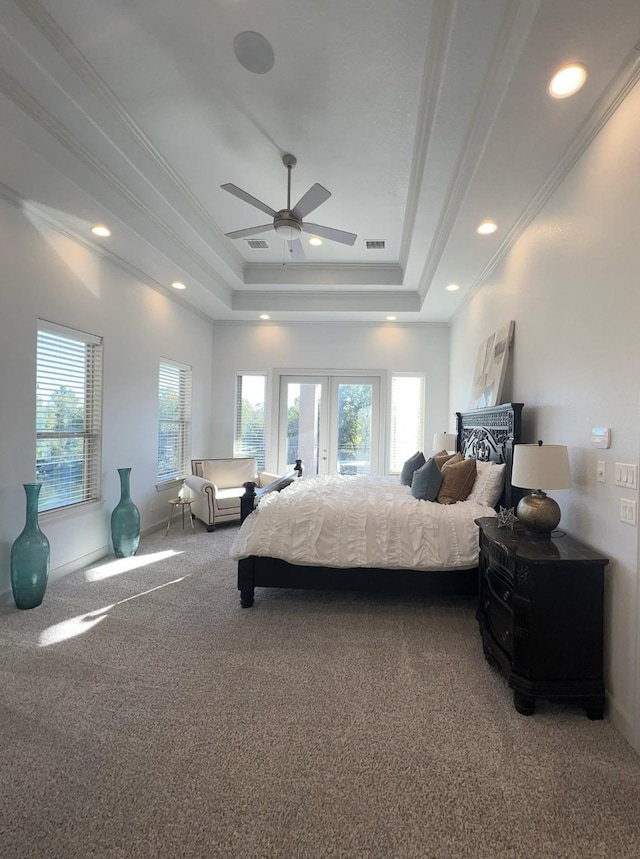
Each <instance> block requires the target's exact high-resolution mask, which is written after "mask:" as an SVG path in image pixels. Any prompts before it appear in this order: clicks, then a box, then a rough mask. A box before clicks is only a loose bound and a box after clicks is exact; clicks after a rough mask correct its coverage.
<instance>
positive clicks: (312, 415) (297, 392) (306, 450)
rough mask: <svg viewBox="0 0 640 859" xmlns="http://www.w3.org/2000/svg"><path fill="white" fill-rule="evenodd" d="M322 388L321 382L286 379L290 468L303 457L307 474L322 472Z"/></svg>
mask: <svg viewBox="0 0 640 859" xmlns="http://www.w3.org/2000/svg"><path fill="white" fill-rule="evenodd" d="M321 391H322V385H321V384H320V382H317V383H315V382H302V383H299V382H288V383H287V451H286V460H287V470H290V469H291V468H293V465H294V463H295V461H296V459H301V460H302V461H303V462H304V473H305V474H307V475H310V474H319V466H320V402H321Z"/></svg>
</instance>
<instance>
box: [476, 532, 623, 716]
mask: <svg viewBox="0 0 640 859" xmlns="http://www.w3.org/2000/svg"><path fill="white" fill-rule="evenodd" d="M476 524H477V525H478V526H479V528H480V561H479V595H480V598H479V604H478V610H477V612H476V617H477V619H478V623H479V625H480V634H481V636H482V646H483V650H484V654H485V657H486V658H487V661H488V662H489V663H490V664H491V665H493V666H494V667H497V668H499V669H500V670H501V671H502V672H503V673H504V675H505V676H506V678H507V680H508V683H509V686H510V687H511V688H512V689H513V700H514V705H515V708H516V710H517V711H518V712H519V713H522V714H523V715H525V716H530V715H531V714H532V713H533V712H534V710H535V700H536V698H543V699H545V700H550V701H560V702H567V703H575V704H579V705H581V706H583V707H584V708H585V710H586V712H587V716H588V717H589V718H590V719H602V718H603V716H604V703H605V696H604V680H603V667H602V662H603V654H602V646H603V645H602V637H603V630H602V627H603V596H604V568H605V567H606V565H607V564H608V563H609V561H608V559H607V558H604V557H602V556H601V555H599V554H597V552H594V551H593V550H592V549H589V548H588V547H587V546H584V545H583V544H582V543H579V542H578V541H577V540H574V539H573V538H572V537H569V536H568V535H565V536H564V537H550V538H548V539H547V538H540V537H531V536H529V535H528V534H527V532H526V531H525V530H524V529H523V528H522V527H521V526H518V525H516V526H515V528H514V530H513V531H511V530H509V529H508V528H499V527H498V525H497V521H496V519H493V518H483V519H476Z"/></svg>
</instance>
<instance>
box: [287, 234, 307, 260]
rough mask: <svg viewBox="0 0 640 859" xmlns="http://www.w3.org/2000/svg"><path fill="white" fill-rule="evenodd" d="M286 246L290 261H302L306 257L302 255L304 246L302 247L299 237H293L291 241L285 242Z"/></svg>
mask: <svg viewBox="0 0 640 859" xmlns="http://www.w3.org/2000/svg"><path fill="white" fill-rule="evenodd" d="M287 248H288V250H289V260H290V261H291V262H304V260H305V259H306V257H305V255H304V248H303V247H302V242H301V241H300V239H294V240H293V241H292V242H287Z"/></svg>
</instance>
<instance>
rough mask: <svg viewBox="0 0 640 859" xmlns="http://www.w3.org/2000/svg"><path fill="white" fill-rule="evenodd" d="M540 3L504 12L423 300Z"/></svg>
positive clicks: (425, 272)
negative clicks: (511, 71)
mask: <svg viewBox="0 0 640 859" xmlns="http://www.w3.org/2000/svg"><path fill="white" fill-rule="evenodd" d="M539 5H540V0H519V2H517V3H513V4H510V5H509V7H508V9H507V12H506V13H505V18H504V21H503V23H502V27H501V29H500V35H499V38H498V42H497V46H496V49H495V51H494V54H493V58H492V62H491V65H490V67H489V71H488V73H487V75H486V78H485V81H484V86H483V89H482V93H481V96H480V98H479V100H478V104H477V106H476V110H475V113H474V116H473V120H472V122H471V125H470V127H469V132H468V134H467V136H466V139H465V142H464V145H463V148H462V152H461V155H460V158H459V160H458V163H457V165H456V167H455V169H454V170H453V172H452V177H453V178H452V180H451V182H450V184H449V188H448V190H447V193H446V195H445V202H444V204H443V206H442V209H441V211H440V217H439V218H438V223H437V224H436V228H435V230H434V234H433V239H432V242H431V245H430V247H429V252H428V254H427V256H426V260H425V264H424V266H423V269H422V273H421V275H420V279H419V282H418V292H419V293H420V295H421V296H422V299H423V300H424V298H425V297H426V294H427V292H428V290H429V287H430V285H431V281H432V280H433V277H434V276H435V274H436V271H437V269H438V266H439V265H440V262H441V260H442V256H443V254H444V252H445V250H446V247H447V243H448V240H449V237H450V235H451V231H452V229H453V227H454V224H455V221H456V219H457V217H458V215H459V213H460V209H461V206H462V204H463V202H464V199H465V196H466V194H467V192H468V190H469V185H470V183H471V181H472V179H473V176H474V174H475V172H476V169H477V166H478V163H479V161H480V158H481V157H482V154H483V152H484V150H485V148H486V145H487V141H488V139H489V135H490V134H491V131H492V129H493V127H494V125H495V121H496V118H497V116H498V112H499V110H500V107H501V105H502V102H503V100H504V98H505V95H506V92H507V88H508V85H509V81H510V78H511V74H510V70H512V69H513V68H514V66H515V60H516V59H517V57H518V56H519V55H520V54H521V52H522V48H523V46H524V44H525V41H526V39H527V37H528V35H529V32H530V30H531V26H532V24H533V22H534V20H535V18H536V15H537V13H538V7H539Z"/></svg>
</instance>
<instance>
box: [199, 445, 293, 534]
mask: <svg viewBox="0 0 640 859" xmlns="http://www.w3.org/2000/svg"><path fill="white" fill-rule="evenodd" d="M191 471H192V472H193V473H192V474H190V475H189V476H188V477H187V478H186V480H185V483H186V485H187V486H188V487H189V489H190V490H191V495H192V496H193V499H194V501H193V504H192V505H191V512H192V513H193V515H194V516H195V517H196V519H200V520H201V521H202V522H204V524H205V525H206V526H207V531H213V530H215V527H216V525H217V524H218V523H220V522H229V521H232V520H234V519H238V520H239V519H240V498H241V496H242V495H244V491H245V488H244V484H245V483H248V482H249V481H253V482H254V483H256V484H257V485H258V487H262V486H266V485H267V484H268V483H271V482H272V481H273V480H277V479H278V477H279V475H277V474H271V473H269V472H268V471H258V465H257V461H256V459H255V457H252V456H245V457H234V458H232V459H192V460H191Z"/></svg>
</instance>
